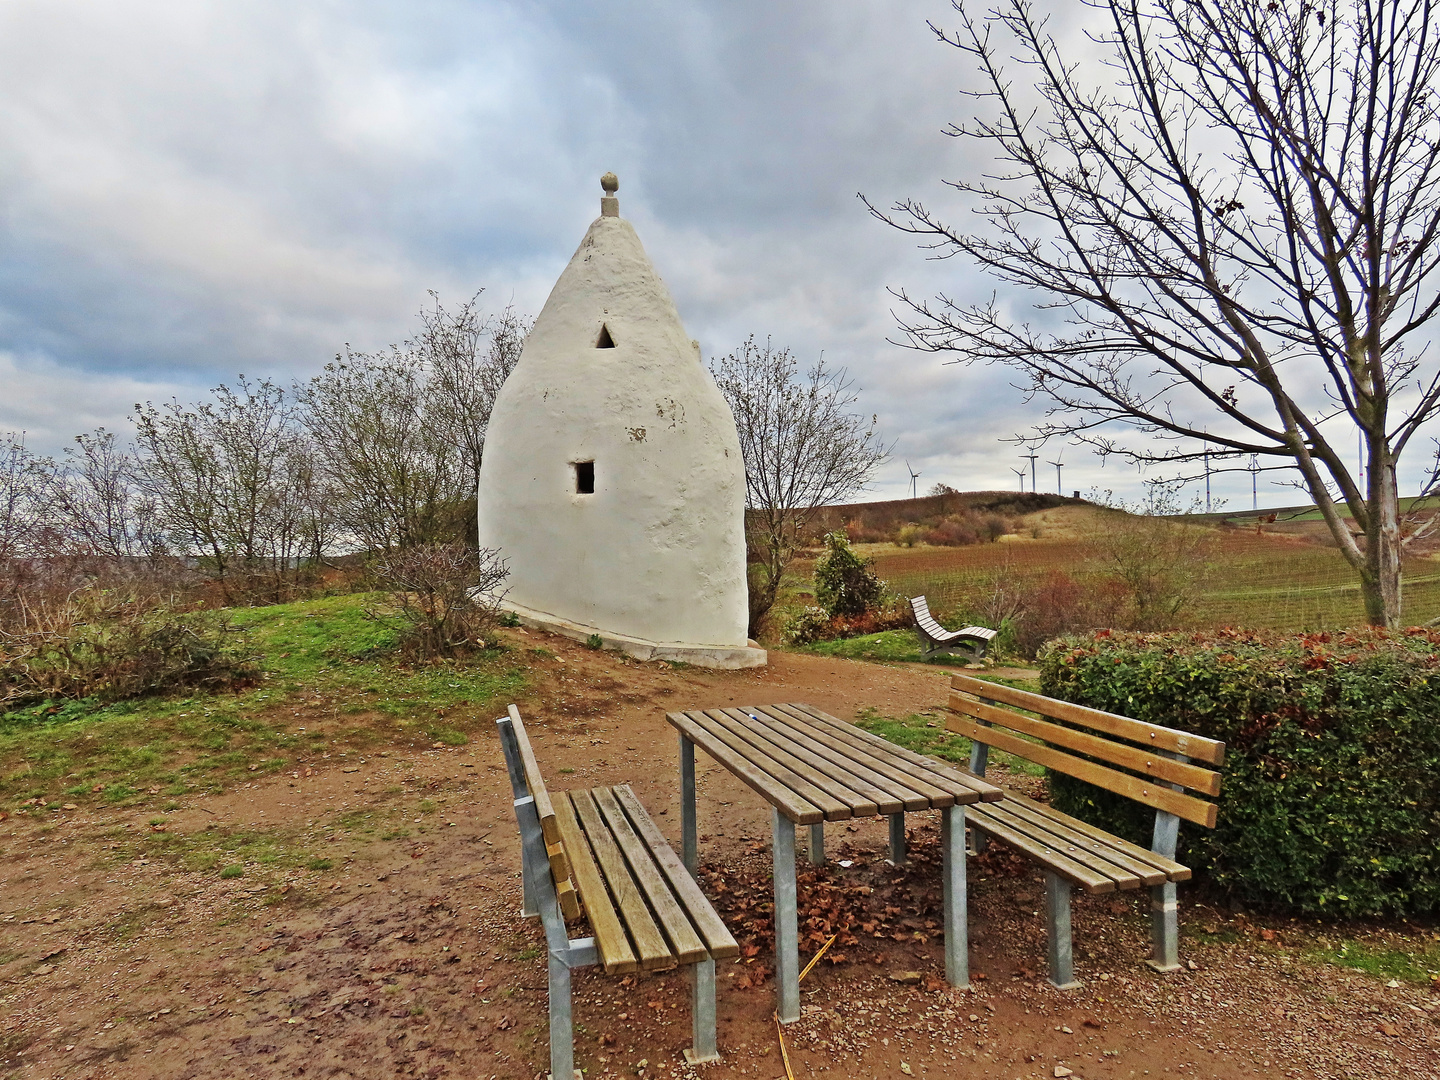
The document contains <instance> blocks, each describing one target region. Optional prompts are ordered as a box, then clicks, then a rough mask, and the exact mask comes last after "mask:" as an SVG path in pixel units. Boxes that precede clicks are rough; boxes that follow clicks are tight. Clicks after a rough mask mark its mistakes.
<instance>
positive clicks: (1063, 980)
mask: <svg viewBox="0 0 1440 1080" xmlns="http://www.w3.org/2000/svg"><path fill="white" fill-rule="evenodd" d="M1045 916H1046V920H1047V921H1048V922H1049V924H1050V981H1051V982H1052V983H1054V984H1055V986H1056V987H1057V988H1059V989H1061V990H1073V989H1075V987H1077V986H1079V985H1080V984H1079V983H1078V982H1076V981H1075V958H1074V953H1073V951H1072V947H1071V941H1070V883H1069V882H1068V881H1066V880H1065V879H1064V878H1062V877H1060V876H1059V875H1058V874H1052V873H1051V872H1050V871H1048V870H1047V871H1045Z"/></svg>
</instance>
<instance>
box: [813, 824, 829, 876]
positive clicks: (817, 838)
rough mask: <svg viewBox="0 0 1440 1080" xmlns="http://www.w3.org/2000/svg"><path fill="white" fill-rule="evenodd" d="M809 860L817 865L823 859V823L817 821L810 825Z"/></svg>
mask: <svg viewBox="0 0 1440 1080" xmlns="http://www.w3.org/2000/svg"><path fill="white" fill-rule="evenodd" d="M810 861H811V862H812V863H814V864H815V865H816V866H819V865H820V864H821V863H823V862H824V861H825V823H824V822H823V821H817V822H816V823H815V824H814V825H811V826H810Z"/></svg>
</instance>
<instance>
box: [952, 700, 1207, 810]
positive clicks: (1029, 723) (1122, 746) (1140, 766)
mask: <svg viewBox="0 0 1440 1080" xmlns="http://www.w3.org/2000/svg"><path fill="white" fill-rule="evenodd" d="M950 708H951V709H953V710H954V711H956V712H961V713H967V714H968V715H970V716H973V717H975V718H977V719H979V720H988V721H989V722H990V723H992V724H999V725H1001V726H1002V727H1007V728H1010V729H1011V730H1012V731H1018V732H1020V733H1021V734H1024V735H1031V736H1033V737H1035V738H1037V739H1043V740H1045V742H1047V743H1049V744H1050V745H1052V746H1063V747H1065V749H1067V750H1074V751H1075V752H1076V753H1080V754H1085V755H1087V756H1089V757H1093V758H1100V759H1101V760H1102V761H1108V762H1110V763H1111V764H1114V765H1123V766H1124V767H1125V768H1127V769H1131V770H1133V771H1135V772H1139V773H1145V774H1146V775H1147V776H1153V777H1155V778H1156V779H1157V780H1167V781H1169V782H1170V783H1172V784H1180V785H1181V786H1183V787H1187V788H1189V789H1190V790H1192V791H1199V792H1202V793H1204V794H1206V795H1219V794H1220V774H1219V773H1217V772H1215V771H1214V770H1213V769H1206V768H1202V767H1201V766H1199V765H1191V764H1189V763H1188V762H1184V761H1176V760H1174V759H1173V758H1168V757H1162V756H1161V755H1160V754H1157V753H1156V752H1155V751H1153V750H1150V749H1148V748H1143V747H1139V746H1130V745H1129V744H1128V743H1120V742H1116V741H1115V740H1114V739H1106V738H1103V737H1102V736H1099V735H1091V734H1090V733H1089V732H1086V731H1077V730H1075V729H1074V728H1067V727H1061V726H1060V725H1059V724H1050V723H1047V722H1045V721H1044V720H1034V719H1032V718H1030V717H1028V716H1021V715H1020V714H1019V713H1017V712H1015V711H1013V710H1011V709H1001V708H999V707H997V706H995V705H987V704H986V703H985V702H983V701H978V700H976V699H975V698H972V697H969V696H968V695H966V694H962V693H959V692H958V691H956V692H952V693H951V694H950Z"/></svg>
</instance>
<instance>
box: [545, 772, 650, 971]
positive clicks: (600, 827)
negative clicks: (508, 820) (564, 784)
mask: <svg viewBox="0 0 1440 1080" xmlns="http://www.w3.org/2000/svg"><path fill="white" fill-rule="evenodd" d="M568 794H569V796H570V800H571V802H573V803H574V804H575V816H576V817H577V818H579V820H580V825H581V827H582V828H583V829H584V830H585V835H586V837H587V838H588V839H589V841H590V848H591V850H592V851H594V852H595V858H596V860H597V861H598V862H599V864H600V869H601V870H602V871H603V872H604V874H605V882H606V884H607V885H609V887H610V896H611V898H612V899H613V900H614V901H615V906H616V907H617V908H618V909H619V911H620V917H621V919H622V920H623V921H624V924H625V929H626V930H627V931H628V932H629V934H630V939H631V941H633V942H634V945H635V953H636V955H637V956H638V957H639V959H640V966H641V967H642V968H644V969H645V970H646V971H655V970H657V969H660V968H670V967H674V966H675V956H674V954H673V953H672V952H671V951H670V946H669V945H668V944H666V941H665V936H664V935H663V934H662V933H661V932H660V928H659V927H658V926H656V925H655V920H654V918H653V917H652V916H651V915H650V909H649V908H647V907H646V906H645V900H644V897H642V896H641V894H640V887H639V886H638V885H636V884H635V880H634V879H633V878H632V877H631V876H630V870H629V868H628V867H627V866H626V865H625V857H624V856H623V855H621V854H620V849H619V847H617V846H616V844H615V838H614V837H613V836H611V835H610V830H609V829H608V828H607V827H606V825H605V821H604V819H603V818H602V817H601V816H600V810H599V808H597V807H596V805H595V800H594V799H593V798H591V796H590V792H588V791H585V790H579V791H571V792H569V793H568Z"/></svg>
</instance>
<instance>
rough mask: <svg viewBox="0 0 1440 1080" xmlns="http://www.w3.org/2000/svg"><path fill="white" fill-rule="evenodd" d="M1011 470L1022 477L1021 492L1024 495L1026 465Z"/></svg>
mask: <svg viewBox="0 0 1440 1080" xmlns="http://www.w3.org/2000/svg"><path fill="white" fill-rule="evenodd" d="M1010 471H1011V472H1013V473H1014V474H1015V475H1016V476H1018V477H1019V478H1020V493H1021V494H1022V495H1023V494H1024V493H1025V468H1024V466H1021V467H1020V468H1018V469H1011V470H1010Z"/></svg>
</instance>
